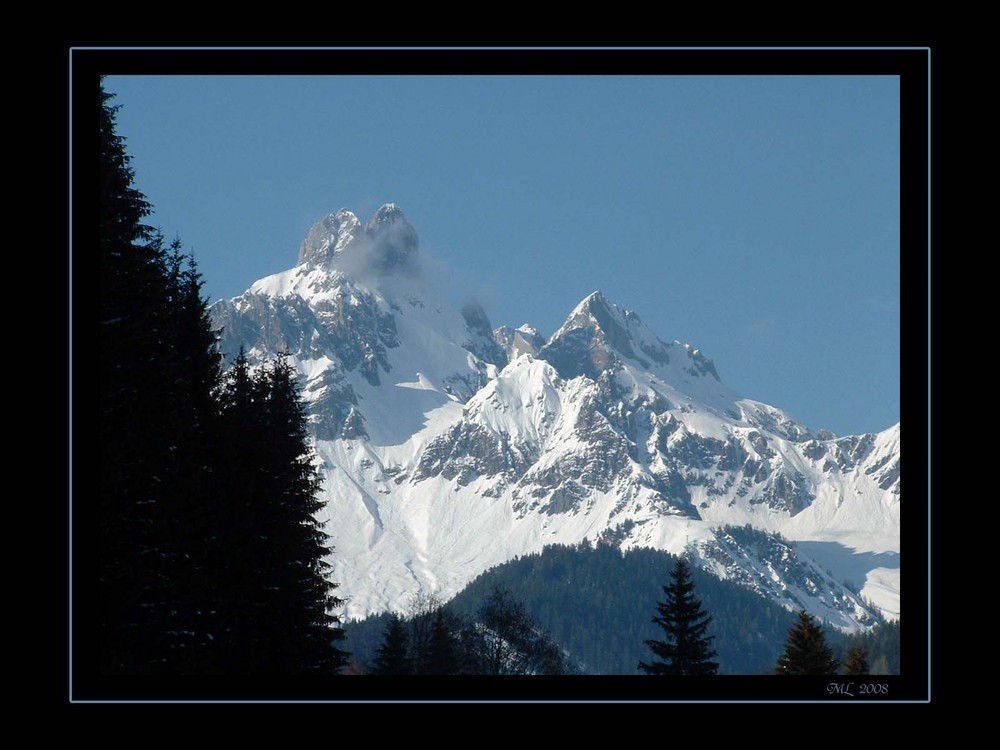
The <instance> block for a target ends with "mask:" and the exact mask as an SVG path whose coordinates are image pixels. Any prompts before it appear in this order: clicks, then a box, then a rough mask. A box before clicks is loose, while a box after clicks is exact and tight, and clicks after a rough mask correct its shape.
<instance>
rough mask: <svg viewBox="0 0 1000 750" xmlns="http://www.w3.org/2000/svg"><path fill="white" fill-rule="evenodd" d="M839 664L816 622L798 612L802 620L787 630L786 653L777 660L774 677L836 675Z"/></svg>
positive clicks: (809, 616)
mask: <svg viewBox="0 0 1000 750" xmlns="http://www.w3.org/2000/svg"><path fill="white" fill-rule="evenodd" d="M838 667H839V664H838V663H837V660H836V659H835V658H834V656H833V651H832V650H831V649H830V647H829V646H827V644H826V635H825V634H824V633H823V628H822V627H821V626H820V624H819V623H818V622H817V621H816V619H815V618H814V617H813V616H812V615H810V614H808V613H806V611H805V610H801V611H800V612H799V620H798V622H796V623H795V625H793V626H792V628H791V630H789V631H788V641H787V642H786V643H785V651H784V653H783V654H782V655H781V656H780V657H778V664H777V666H776V668H775V674H788V675H791V674H813V675H828V674H836V673H837V668H838Z"/></svg>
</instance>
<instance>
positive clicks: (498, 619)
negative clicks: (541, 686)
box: [348, 586, 576, 676]
mask: <svg viewBox="0 0 1000 750" xmlns="http://www.w3.org/2000/svg"><path fill="white" fill-rule="evenodd" d="M359 645H360V646H361V648H358V646H359ZM351 647H352V648H353V649H357V652H358V653H356V654H355V656H356V658H355V660H354V661H353V662H352V663H351V665H350V667H349V669H348V671H349V672H350V673H352V674H373V675H489V676H499V675H541V674H547V675H565V674H573V673H574V672H575V671H576V669H575V666H574V665H573V663H572V662H571V661H570V659H569V658H568V656H567V654H566V653H565V652H564V651H563V649H562V648H561V647H560V646H559V645H558V644H557V643H556V642H555V640H554V639H553V637H552V635H551V634H550V633H548V632H547V631H546V630H544V629H543V628H542V627H541V626H540V625H539V624H538V623H537V622H536V621H535V620H534V619H533V618H532V617H531V615H529V614H528V611H527V610H526V609H525V606H524V603H523V602H522V601H520V599H518V598H517V597H516V596H515V595H514V594H513V593H512V592H511V591H510V590H509V589H506V588H503V587H502V586H497V587H495V588H493V589H492V590H491V591H490V592H489V595H488V596H487V597H486V599H485V600H484V601H482V602H481V603H480V605H479V607H478V608H477V609H476V611H475V612H474V613H472V614H470V615H464V614H460V613H458V612H456V611H455V610H454V609H453V608H452V607H450V606H447V605H444V604H442V603H441V602H440V600H438V599H437V598H435V597H424V596H418V597H415V598H414V600H413V602H412V603H411V605H410V606H409V607H408V609H407V612H406V613H405V614H399V613H385V614H383V615H381V616H378V617H374V618H369V619H368V620H366V621H365V625H364V626H362V627H361V629H360V630H359V631H358V632H357V635H356V636H355V631H354V627H353V625H352V627H351Z"/></svg>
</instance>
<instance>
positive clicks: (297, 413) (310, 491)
mask: <svg viewBox="0 0 1000 750" xmlns="http://www.w3.org/2000/svg"><path fill="white" fill-rule="evenodd" d="M220 401H221V405H222V410H221V418H220V424H221V431H220V440H219V443H218V446H219V454H218V458H217V461H218V463H219V465H220V467H221V469H220V472H219V482H220V484H219V495H220V498H221V501H222V502H223V503H225V504H226V507H227V510H226V513H227V515H228V516H229V523H228V525H227V526H225V527H224V528H222V529H220V535H221V538H222V539H223V540H224V541H223V543H222V544H220V546H219V551H218V554H217V557H216V560H215V569H216V570H217V571H218V574H219V594H218V597H219V600H220V606H221V608H222V611H223V612H224V613H225V618H226V623H227V624H226V627H225V632H226V638H225V642H224V643H225V645H222V646H220V648H221V649H223V651H224V653H223V656H222V657H221V663H222V665H223V669H224V671H226V672H231V673H239V674H300V673H332V672H335V671H336V670H337V669H339V668H340V667H341V666H343V665H344V664H345V663H346V661H347V654H346V653H345V652H343V651H341V650H340V649H339V648H337V647H336V642H338V641H340V640H343V638H344V632H343V630H342V629H341V628H340V627H339V626H338V623H339V618H338V617H337V616H336V615H335V614H334V610H335V609H336V608H337V607H339V606H340V605H341V604H342V603H343V602H342V600H340V599H339V598H337V597H335V596H334V595H333V591H334V590H335V588H336V585H335V584H333V583H331V582H330V581H329V580H327V577H326V574H327V570H328V567H329V564H328V563H327V562H326V560H325V558H326V556H327V555H328V554H329V551H330V550H329V548H328V547H327V546H326V542H327V536H326V534H325V532H323V530H322V528H321V527H320V525H319V522H318V521H317V520H316V516H315V514H316V511H318V510H319V508H320V501H319V499H318V498H317V497H316V493H317V491H318V489H319V478H318V473H317V470H316V468H315V465H314V460H313V454H312V451H311V449H310V448H309V445H308V442H307V439H306V428H305V412H304V409H303V406H302V402H301V398H300V396H299V393H298V388H297V385H296V382H295V374H294V370H293V369H292V367H291V365H290V364H289V363H288V361H287V358H285V357H279V359H278V360H277V361H276V362H273V363H271V364H270V365H268V366H265V367H262V368H260V369H259V370H258V371H257V372H256V373H254V372H252V371H251V369H250V365H249V362H248V360H247V357H246V355H245V353H244V352H243V351H242V349H241V351H240V354H239V356H238V357H237V358H236V361H235V362H234V363H233V366H232V368H231V369H230V370H229V372H228V373H227V374H226V377H225V381H224V385H223V387H222V389H221V391H220Z"/></svg>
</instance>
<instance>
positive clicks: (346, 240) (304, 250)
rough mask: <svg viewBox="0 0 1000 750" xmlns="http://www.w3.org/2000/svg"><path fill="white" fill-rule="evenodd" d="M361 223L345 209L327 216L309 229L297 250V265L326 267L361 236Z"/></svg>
mask: <svg viewBox="0 0 1000 750" xmlns="http://www.w3.org/2000/svg"><path fill="white" fill-rule="evenodd" d="M361 232H362V230H361V222H360V221H358V217H357V216H356V215H355V214H354V213H353V212H351V211H348V210H347V209H346V208H342V209H340V210H339V211H337V212H336V213H332V214H327V215H326V216H324V217H323V218H322V219H321V220H320V221H318V222H316V223H315V224H313V225H312V227H311V228H310V229H309V234H307V235H306V238H305V240H304V241H303V242H302V247H300V248H299V261H298V264H299V265H303V264H310V265H316V266H320V265H328V264H329V263H330V261H332V260H333V258H334V257H335V256H337V255H339V254H340V253H342V252H343V251H344V249H345V248H346V247H347V246H348V245H350V244H351V243H352V242H354V241H355V240H356V239H357V238H358V236H359V235H360V234H361Z"/></svg>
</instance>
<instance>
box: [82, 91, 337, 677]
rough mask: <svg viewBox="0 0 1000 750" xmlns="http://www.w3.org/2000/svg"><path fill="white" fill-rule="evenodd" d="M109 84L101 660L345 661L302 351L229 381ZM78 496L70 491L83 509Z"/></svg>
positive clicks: (250, 666)
mask: <svg viewBox="0 0 1000 750" xmlns="http://www.w3.org/2000/svg"><path fill="white" fill-rule="evenodd" d="M111 98H112V96H111V95H110V94H108V93H107V92H105V91H104V88H103V81H102V84H101V90H100V185H99V192H100V201H99V205H100V221H99V224H100V226H99V242H98V266H99V272H100V290H99V291H100V293H99V309H98V314H99V319H98V324H99V331H100V338H99V349H100V365H99V366H100V376H99V388H100V390H99V398H100V404H99V435H98V438H99V440H98V442H99V445H100V481H99V493H100V500H99V508H98V512H97V536H96V545H97V547H98V549H99V553H98V554H99V570H98V574H99V579H98V589H97V594H98V599H99V609H98V612H99V617H100V620H99V624H98V627H99V631H100V637H99V649H100V653H99V669H100V670H101V671H102V672H104V673H106V674H151V673H169V674H184V673H282V674H289V673H291V674H295V673H330V672H335V671H336V670H337V669H338V668H339V667H340V666H342V665H343V664H344V662H345V661H346V656H347V655H346V654H345V653H344V652H343V651H341V650H340V649H339V648H337V647H336V643H337V642H338V641H340V640H342V639H343V637H344V633H343V630H342V629H340V628H339V627H338V626H337V625H338V623H339V620H338V618H337V617H336V616H335V615H334V610H335V609H336V608H337V607H338V606H340V605H341V604H342V602H341V600H340V599H338V598H336V597H335V596H334V595H333V591H334V590H335V588H336V586H335V585H334V584H332V583H330V582H329V581H328V580H327V577H326V573H327V568H328V563H327V562H326V560H325V558H326V557H327V555H328V554H329V552H330V550H329V548H328V547H327V546H326V542H327V536H326V534H325V533H324V532H323V530H322V528H321V527H320V525H319V523H318V521H317V520H316V515H315V514H316V511H317V510H318V508H319V505H320V501H319V500H318V498H317V496H316V493H317V490H318V488H319V480H318V474H317V470H316V468H315V465H314V459H313V456H312V453H311V451H310V448H309V445H308V441H307V439H306V431H305V415H304V411H303V406H302V402H301V400H300V397H299V393H298V390H297V385H296V381H295V377H294V371H293V368H292V367H291V366H290V365H289V363H288V362H287V360H286V359H283V358H279V360H278V362H276V363H274V364H273V365H271V366H270V367H267V368H263V369H262V370H261V371H260V372H259V373H258V374H256V375H254V374H252V373H251V371H250V367H249V364H248V362H247V361H246V357H245V356H244V355H243V354H242V353H241V356H240V358H239V359H238V361H237V363H236V366H235V367H234V368H233V372H232V373H231V374H229V375H228V376H227V377H226V380H225V382H224V383H222V385H221V387H220V378H221V376H220V366H219V365H220V362H219V357H218V354H217V352H216V347H215V335H214V333H213V332H212V330H211V327H210V325H209V320H208V313H207V308H206V304H205V301H204V299H203V297H202V295H201V279H200V276H199V274H198V271H197V267H196V266H195V265H194V262H193V259H190V258H188V257H186V256H185V255H184V254H183V252H182V248H181V244H180V241H179V240H177V241H175V242H174V243H172V245H171V246H170V250H169V252H168V251H167V250H166V249H165V248H164V243H163V239H162V237H161V236H160V234H159V233H158V232H157V231H154V230H153V229H151V228H150V227H148V226H146V225H145V224H144V223H143V220H144V218H145V217H146V216H148V215H149V213H150V212H151V207H150V204H149V203H148V202H147V200H146V198H145V196H144V195H143V194H142V193H140V192H139V191H138V190H137V189H136V188H135V187H134V185H133V179H134V174H133V172H132V169H131V167H130V166H129V157H128V155H127V153H126V152H125V148H124V140H123V139H122V138H121V137H120V136H119V135H118V134H117V133H116V130H115V112H116V107H114V106H112V105H111V103H110V102H111ZM80 507H81V506H77V509H78V510H79V508H80Z"/></svg>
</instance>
